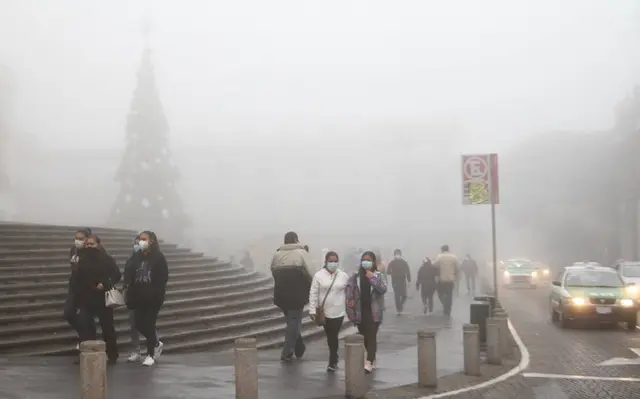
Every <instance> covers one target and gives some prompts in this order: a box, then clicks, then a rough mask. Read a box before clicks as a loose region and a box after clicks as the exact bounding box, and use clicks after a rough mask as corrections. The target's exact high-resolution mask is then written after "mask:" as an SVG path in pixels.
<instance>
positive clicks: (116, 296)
mask: <svg viewBox="0 0 640 399" xmlns="http://www.w3.org/2000/svg"><path fill="white" fill-rule="evenodd" d="M104 305H105V306H106V307H108V308H112V309H113V308H119V307H120V306H124V296H123V295H122V293H121V292H120V291H118V290H117V289H115V288H112V289H110V290H109V291H107V292H105V293H104Z"/></svg>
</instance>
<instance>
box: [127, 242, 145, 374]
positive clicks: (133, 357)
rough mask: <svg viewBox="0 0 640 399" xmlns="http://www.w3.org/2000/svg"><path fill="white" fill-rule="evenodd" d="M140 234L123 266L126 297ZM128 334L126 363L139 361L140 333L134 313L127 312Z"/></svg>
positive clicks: (137, 255) (131, 279)
mask: <svg viewBox="0 0 640 399" xmlns="http://www.w3.org/2000/svg"><path fill="white" fill-rule="evenodd" d="M139 243H140V234H138V235H137V236H136V237H135V238H134V239H133V252H132V253H131V256H130V257H129V259H127V262H126V263H125V265H124V277H123V279H122V280H123V281H122V291H123V292H124V294H125V295H127V290H128V289H129V287H130V286H131V284H133V280H134V277H135V272H136V270H135V268H134V259H135V258H136V257H139V256H141V255H140V244H139ZM129 334H130V337H131V352H130V353H129V357H128V358H127V361H128V362H136V361H138V360H139V359H140V357H141V355H140V333H139V332H138V329H137V328H136V311H135V310H129Z"/></svg>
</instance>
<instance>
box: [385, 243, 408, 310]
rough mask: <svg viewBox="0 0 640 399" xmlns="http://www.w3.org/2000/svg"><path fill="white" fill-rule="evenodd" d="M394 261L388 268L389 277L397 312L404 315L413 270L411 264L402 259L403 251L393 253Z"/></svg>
mask: <svg viewBox="0 0 640 399" xmlns="http://www.w3.org/2000/svg"><path fill="white" fill-rule="evenodd" d="M393 257H394V259H393V260H392V261H391V262H389V266H387V275H389V276H390V277H391V286H392V287H393V294H394V297H395V301H396V311H397V313H398V314H400V313H402V310H403V309H404V303H405V302H406V301H407V283H410V282H411V270H410V269H409V264H408V263H407V261H406V260H404V258H403V257H402V251H401V250H400V249H396V250H395V251H393Z"/></svg>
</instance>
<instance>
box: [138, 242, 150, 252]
mask: <svg viewBox="0 0 640 399" xmlns="http://www.w3.org/2000/svg"><path fill="white" fill-rule="evenodd" d="M138 245H140V250H142V251H146V250H147V249H149V241H146V240H140V241H139V242H138Z"/></svg>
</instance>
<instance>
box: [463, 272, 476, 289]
mask: <svg viewBox="0 0 640 399" xmlns="http://www.w3.org/2000/svg"><path fill="white" fill-rule="evenodd" d="M464 278H465V280H466V281H467V291H468V292H471V293H475V292H476V276H475V275H474V274H471V273H466V274H465V275H464Z"/></svg>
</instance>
